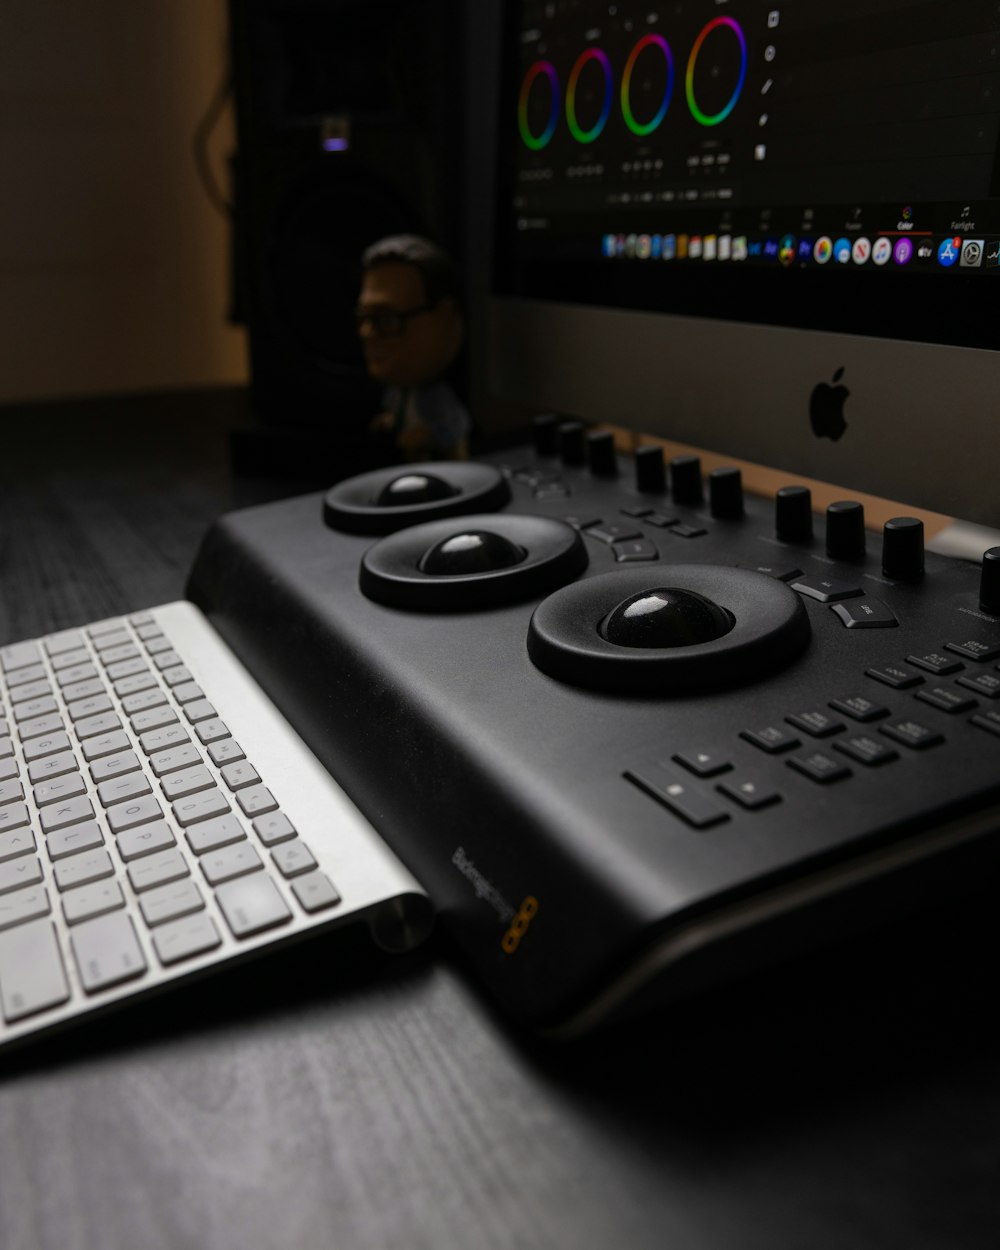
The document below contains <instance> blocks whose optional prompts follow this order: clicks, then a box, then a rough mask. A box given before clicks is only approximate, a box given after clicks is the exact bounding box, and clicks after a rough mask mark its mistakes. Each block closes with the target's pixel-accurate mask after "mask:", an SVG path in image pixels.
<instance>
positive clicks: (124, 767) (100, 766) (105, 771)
mask: <svg viewBox="0 0 1000 1250" xmlns="http://www.w3.org/2000/svg"><path fill="white" fill-rule="evenodd" d="M139 766H140V765H139V757H138V756H137V755H136V754H135V752H134V751H119V752H118V753H117V754H115V755H104V756H102V757H101V758H100V759H99V760H95V761H94V762H93V764H91V766H90V775H91V777H93V779H94V781H96V782H98V783H100V782H102V781H106V780H107V779H108V778H109V777H120V776H122V774H124V773H134V772H136V771H137V770H138V768H139Z"/></svg>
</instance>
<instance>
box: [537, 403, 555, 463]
mask: <svg viewBox="0 0 1000 1250" xmlns="http://www.w3.org/2000/svg"><path fill="white" fill-rule="evenodd" d="M558 428H559V418H558V417H557V416H556V415H555V413H554V412H543V413H540V414H539V415H538V416H537V417H535V419H534V421H533V422H532V423H531V432H532V437H533V440H534V444H535V451H536V452H537V453H538V455H540V456H554V455H556V454H557V452H558V446H557V443H556V431H557V430H558Z"/></svg>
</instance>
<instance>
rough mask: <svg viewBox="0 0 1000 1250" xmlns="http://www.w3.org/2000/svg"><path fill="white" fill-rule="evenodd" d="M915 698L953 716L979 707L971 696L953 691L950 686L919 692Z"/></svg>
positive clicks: (959, 691) (935, 687)
mask: <svg viewBox="0 0 1000 1250" xmlns="http://www.w3.org/2000/svg"><path fill="white" fill-rule="evenodd" d="M914 697H915V698H917V699H920V700H921V702H923V703H929V704H930V705H931V707H936V708H938V709H939V710H940V711H942V712H950V713H951V714H952V715H955V713H956V712H967V711H969V709H970V708H974V707H976V706H978V705H977V701H976V700H975V699H974V698H973V697H972V696H971V695H968V694H963V693H962V691H961V690H952V689H950V688H949V687H948V686H934V687H933V688H931V689H929V690H918V691H917V692H916V695H915V696H914Z"/></svg>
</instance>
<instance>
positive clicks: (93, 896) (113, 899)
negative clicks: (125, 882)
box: [62, 881, 125, 925]
mask: <svg viewBox="0 0 1000 1250" xmlns="http://www.w3.org/2000/svg"><path fill="white" fill-rule="evenodd" d="M124 906H125V895H124V894H123V893H122V888H121V886H120V885H119V884H118V882H117V881H103V882H97V883H95V884H94V885H81V886H79V887H78V888H77V889H75V890H67V892H66V893H65V894H64V895H63V900H62V907H63V915H64V916H65V917H66V923H67V924H71V925H72V924H80V923H81V922H82V921H84V920H92V919H93V918H94V916H103V915H106V914H107V913H108V912H111V911H120V910H121V909H122V908H123V907H124Z"/></svg>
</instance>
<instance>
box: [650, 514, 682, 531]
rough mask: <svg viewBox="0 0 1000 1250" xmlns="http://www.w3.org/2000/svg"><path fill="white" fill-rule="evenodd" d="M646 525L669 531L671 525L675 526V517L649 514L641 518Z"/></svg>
mask: <svg viewBox="0 0 1000 1250" xmlns="http://www.w3.org/2000/svg"><path fill="white" fill-rule="evenodd" d="M643 520H644V521H645V522H646V524H647V525H655V526H656V528H657V529H660V530H665V529H669V528H670V526H671V525H676V524H677V518H676V517H675V516H667V515H666V513H664V512H651V513H650V514H649V516H647V517H643Z"/></svg>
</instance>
